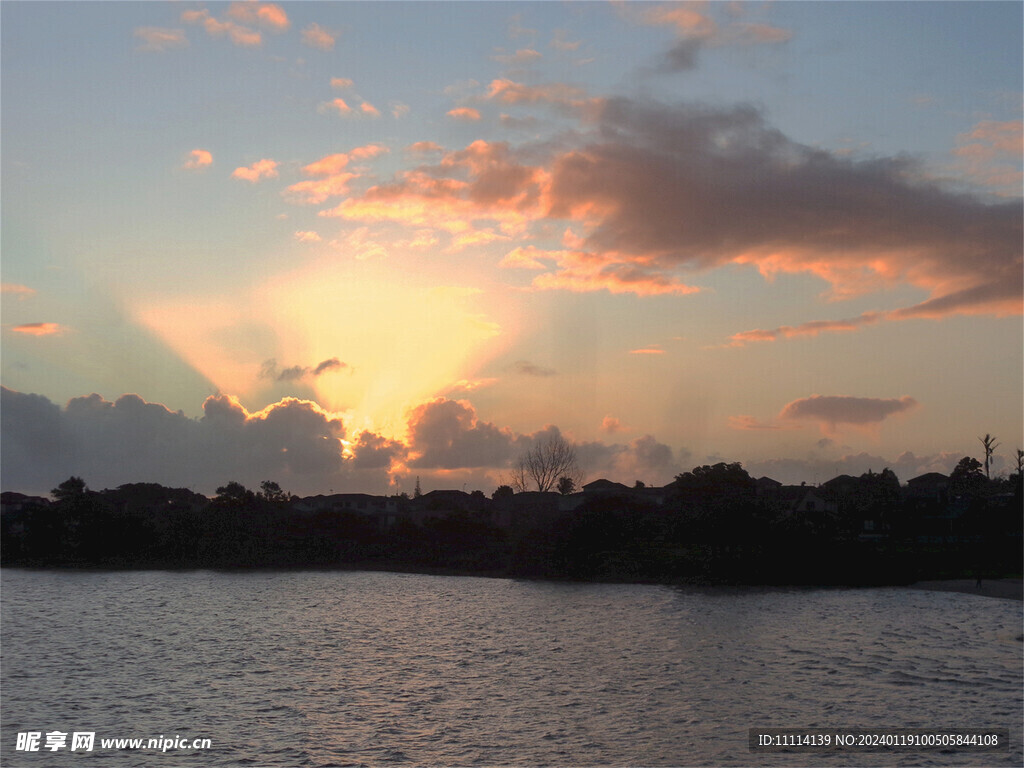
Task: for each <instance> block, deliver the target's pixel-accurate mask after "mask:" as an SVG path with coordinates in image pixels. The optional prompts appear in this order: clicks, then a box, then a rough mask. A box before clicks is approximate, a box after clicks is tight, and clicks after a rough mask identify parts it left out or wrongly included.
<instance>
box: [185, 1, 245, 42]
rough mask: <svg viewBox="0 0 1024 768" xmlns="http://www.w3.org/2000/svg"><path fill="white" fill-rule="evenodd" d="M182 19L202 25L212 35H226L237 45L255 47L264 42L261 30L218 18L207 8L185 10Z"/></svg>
mask: <svg viewBox="0 0 1024 768" xmlns="http://www.w3.org/2000/svg"><path fill="white" fill-rule="evenodd" d="M181 20H182V21H184V22H185V23H186V24H199V25H201V26H202V27H203V29H205V30H206V34H208V35H209V36H210V37H224V36H225V35H226V36H227V37H228V39H230V40H231V42H232V43H234V44H235V45H241V46H245V47H253V46H258V45H260V44H262V42H263V37H262V36H261V35H260V33H259V31H257V30H254V29H250V28H249V27H245V26H242V25H240V24H236V23H235V22H234V21H221V20H219V19H216V18H214V17H213V16H211V15H210V12H209V11H208V10H206V9H205V8H203V9H201V10H187V11H183V12H182V14H181Z"/></svg>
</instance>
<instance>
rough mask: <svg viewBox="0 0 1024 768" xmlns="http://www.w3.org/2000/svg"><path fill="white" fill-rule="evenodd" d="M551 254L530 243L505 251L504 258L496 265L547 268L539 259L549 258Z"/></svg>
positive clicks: (519, 267) (516, 267)
mask: <svg viewBox="0 0 1024 768" xmlns="http://www.w3.org/2000/svg"><path fill="white" fill-rule="evenodd" d="M556 254H557V252H556ZM551 256H552V253H551V252H550V251H542V250H540V249H539V248H535V247H534V246H532V245H527V246H520V247H519V248H516V249H514V250H512V251H509V252H508V253H506V254H505V258H503V259H502V260H501V262H500V263H499V264H498V266H499V267H503V268H511V269H547V265H546V264H543V263H542V262H540V261H539V259H541V258H551Z"/></svg>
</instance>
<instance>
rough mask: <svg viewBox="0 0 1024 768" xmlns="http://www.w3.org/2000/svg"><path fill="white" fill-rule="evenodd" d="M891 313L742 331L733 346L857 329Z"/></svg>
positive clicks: (736, 334)
mask: <svg viewBox="0 0 1024 768" xmlns="http://www.w3.org/2000/svg"><path fill="white" fill-rule="evenodd" d="M889 315H890V313H885V312H865V313H864V314H862V315H859V316H858V317H852V318H849V319H846V320H812V321H810V322H806V323H801V324H800V325H796V326H792V325H782V326H779V327H778V328H772V329H755V330H752V331H741V332H740V333H734V334H733V335H732V337H731V339H732V346H743V345H744V344H746V343H748V342H753V341H776V340H777V339H791V338H795V337H798V336H817V335H818V334H819V333H834V332H840V331H855V330H857V329H858V328H861V327H863V326H865V325H873V324H874V323H877V322H879V321H881V320H885V319H886V318H888V317H889Z"/></svg>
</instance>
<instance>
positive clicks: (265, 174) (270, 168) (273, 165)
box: [231, 160, 278, 184]
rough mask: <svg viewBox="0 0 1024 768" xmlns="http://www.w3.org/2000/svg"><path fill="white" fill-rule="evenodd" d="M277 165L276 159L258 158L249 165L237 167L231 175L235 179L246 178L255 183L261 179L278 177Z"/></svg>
mask: <svg viewBox="0 0 1024 768" xmlns="http://www.w3.org/2000/svg"><path fill="white" fill-rule="evenodd" d="M277 165H278V163H277V161H276V160H257V161H256V162H255V163H253V164H252V165H250V166H248V167H242V168H235V170H234V171H232V173H231V176H232V177H233V178H235V179H244V180H245V181H248V182H251V183H253V184H255V183H256V182H258V181H260V180H261V179H276V178H277Z"/></svg>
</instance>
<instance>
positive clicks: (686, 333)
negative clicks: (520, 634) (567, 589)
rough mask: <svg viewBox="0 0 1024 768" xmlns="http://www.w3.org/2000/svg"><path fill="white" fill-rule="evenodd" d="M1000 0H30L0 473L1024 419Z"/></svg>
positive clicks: (633, 449)
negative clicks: (268, 0)
mask: <svg viewBox="0 0 1024 768" xmlns="http://www.w3.org/2000/svg"><path fill="white" fill-rule="evenodd" d="M1022 9H1024V6H1022V5H1021V4H1020V3H1017V2H985V1H980V2H827V3H826V2H758V3H753V2H751V3H741V2H713V3H702V2H692V3H691V2H685V3H640V2H625V3H619V2H572V3H563V2H554V1H553V0H551V1H548V2H529V3H527V2H375V3H354V2H353V3H348V2H315V3H305V2H285V3H280V4H275V3H264V2H259V1H258V0H243V1H242V2H232V3H202V2H109V3H108V2H70V3H62V2H18V1H16V0H8V1H7V2H4V3H3V4H2V5H0V15H2V19H0V21H2V26H0V29H2V49H0V55H2V69H0V77H2V91H0V106H2V108H0V121H2V153H0V158H2V182H0V185H2V187H0V191H2V201H0V202H2V228H0V237H2V243H0V247H2V261H0V271H2V282H3V293H2V305H0V306H2V350H3V354H2V358H0V359H2V373H0V381H2V385H3V391H2V394H3V402H2V404H0V414H2V435H0V448H2V451H0V457H2V458H0V461H2V463H0V483H2V485H3V488H4V489H5V490H18V491H22V492H32V493H46V492H48V491H49V490H50V489H51V488H53V487H55V486H56V485H57V484H58V483H59V482H61V481H62V480H64V479H66V478H67V477H68V476H70V475H78V476H81V477H83V478H84V479H85V480H86V482H87V483H88V484H89V486H90V487H93V488H97V489H99V488H104V487H116V486H117V485H120V484H122V483H127V482H158V483H162V484H164V485H170V486H174V487H188V488H192V489H193V490H196V491H198V492H201V493H207V494H212V493H213V492H214V490H215V489H216V487H218V486H220V485H224V484H225V483H226V482H228V481H230V480H236V481H239V482H242V483H243V484H246V485H248V486H249V487H256V486H258V484H259V482H260V481H262V480H265V479H269V480H274V481H276V482H278V483H279V484H280V485H281V486H282V487H283V488H285V489H286V490H289V491H291V492H293V493H298V494H302V495H310V494H317V493H330V492H335V493H338V492H363V493H375V494H385V493H388V494H390V493H398V492H403V491H404V492H411V491H412V489H413V487H414V486H415V484H416V481H417V478H418V479H419V480H420V484H421V487H422V488H423V490H425V491H427V490H433V489H435V488H448V489H451V488H454V489H464V490H477V489H479V490H483V491H484V492H485V493H488V494H490V493H491V492H492V491H493V489H494V488H495V487H496V486H497V485H499V484H501V483H503V482H507V481H508V479H509V478H510V468H511V467H512V465H513V463H514V462H515V461H516V460H517V458H518V457H519V456H521V455H522V454H523V452H525V451H526V450H528V449H529V448H530V447H531V446H535V445H537V444H539V443H540V442H542V441H544V440H546V439H549V438H550V437H552V436H554V435H561V436H562V437H565V438H567V439H568V440H571V441H572V442H573V443H574V444H575V445H576V449H577V454H578V457H579V459H580V462H581V464H582V468H583V470H584V473H585V475H586V480H588V481H589V480H594V479H597V478H600V477H605V478H608V479H612V480H616V481H619V482H623V483H627V484H630V485H632V484H633V483H634V482H635V481H637V480H640V481H642V482H644V483H647V484H648V485H651V484H653V485H661V484H664V483H667V482H670V481H671V480H672V478H673V477H674V476H675V475H676V474H678V473H680V472H684V471H688V470H689V469H691V468H693V467H694V466H698V465H702V464H708V463H715V462H718V461H728V462H734V461H739V462H741V463H742V464H743V466H744V467H745V468H746V469H747V470H748V471H749V472H750V473H751V475H753V476H754V477H760V476H765V475H767V476H769V477H772V478H775V479H776V480H779V481H781V482H785V483H799V482H807V483H819V482H824V481H825V480H828V479H829V478H831V477H833V476H835V475H838V474H841V473H848V474H857V475H859V474H861V473H863V472H866V471H868V470H873V471H875V472H878V471H881V470H882V469H883V468H884V467H890V468H892V469H893V470H894V471H895V472H896V473H897V475H898V476H899V477H900V478H901V480H903V481H904V482H905V481H906V480H908V479H909V478H912V477H915V476H917V475H919V474H923V473H925V472H930V471H939V472H946V473H948V472H949V471H950V470H951V469H952V468H953V467H954V466H955V465H956V463H957V461H958V460H959V459H960V458H961V457H963V456H967V455H969V456H974V457H983V452H982V449H981V443H980V442H979V439H978V438H979V437H981V436H983V435H985V434H992V435H995V436H996V437H997V438H998V441H999V443H1000V445H999V447H998V448H997V449H996V456H995V464H994V466H995V470H996V472H1008V471H1011V470H1013V469H1015V467H1016V460H1015V455H1016V449H1017V448H1019V447H1022V446H1024V414H1022V403H1024V384H1022V381H1024V379H1022V370H1024V360H1022V354H1024V353H1022V350H1024V334H1022V324H1021V311H1022V294H1024V291H1022V273H1024V270H1022V255H1021V251H1022V247H1021V244H1022V231H1021V229H1022V227H1021V222H1022V202H1021V189H1022V186H1021V183H1022V163H1021V159H1022V82H1021V80H1022V74H1021V73H1022V71H1024V63H1022V53H1021V52H1022V48H1024V46H1022V28H1024V18H1022Z"/></svg>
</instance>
